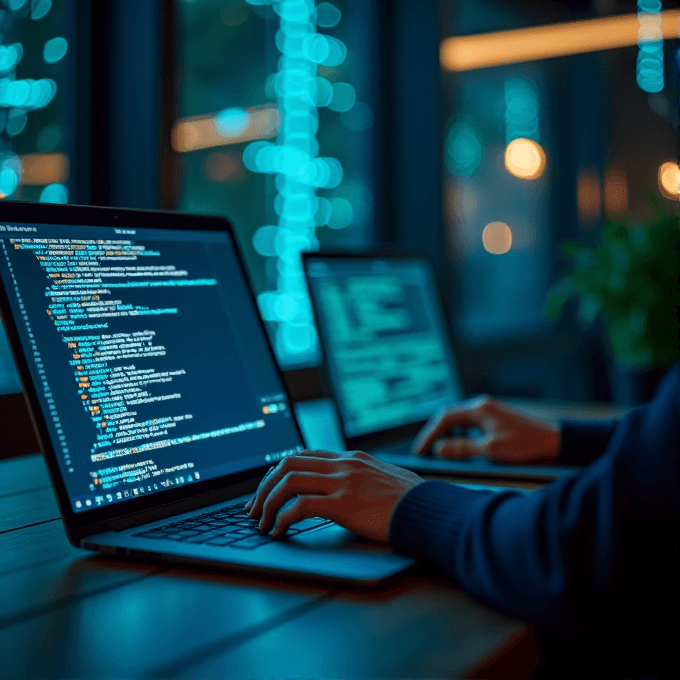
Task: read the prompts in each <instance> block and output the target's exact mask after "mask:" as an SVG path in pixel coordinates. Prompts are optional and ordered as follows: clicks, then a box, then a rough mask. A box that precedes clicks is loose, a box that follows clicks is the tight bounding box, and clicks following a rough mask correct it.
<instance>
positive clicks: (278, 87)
mask: <svg viewBox="0 0 680 680" xmlns="http://www.w3.org/2000/svg"><path fill="white" fill-rule="evenodd" d="M248 1H249V2H250V3H251V4H263V0H248ZM269 4H272V5H273V9H274V12H276V14H277V15H278V16H279V18H280V28H279V30H278V31H277V33H276V46H277V48H278V50H279V51H280V52H281V57H280V59H279V63H278V70H277V73H276V75H275V77H274V79H273V87H274V91H275V93H276V98H277V108H278V111H279V114H280V126H279V130H278V135H277V139H276V143H271V142H265V141H257V142H253V143H251V144H249V145H248V146H247V147H246V149H245V151H244V154H243V161H244V164H245V166H246V167H247V168H248V169H249V170H251V171H254V172H260V173H267V174H272V175H274V176H275V181H276V189H277V195H276V198H275V203H274V207H275V210H276V212H277V214H278V224H277V225H276V226H272V225H267V226H263V227H260V228H259V229H258V230H257V231H256V232H255V235H254V237H253V245H254V247H255V249H256V250H257V251H258V252H259V253H260V254H261V255H263V256H264V257H273V258H276V260H277V262H276V269H277V272H278V278H277V288H276V290H274V291H266V292H264V293H261V294H260V295H259V296H258V304H259V307H260V312H261V314H262V317H263V318H264V319H265V320H266V321H272V322H276V323H277V328H276V349H277V352H278V355H279V358H280V359H281V360H283V361H284V362H285V361H290V360H296V359H297V360H300V359H304V358H305V357H306V356H310V355H311V353H312V352H313V351H314V350H315V347H316V332H315V329H314V324H313V318H312V311H311V304H310V302H309V295H308V292H307V287H306V285H305V281H304V274H303V271H302V265H301V260H300V252H301V251H306V250H314V249H317V248H318V240H317V238H316V235H315V231H316V228H317V227H318V226H321V225H323V224H328V222H329V221H330V220H331V219H332V209H329V208H330V206H331V203H330V202H329V201H328V200H327V199H325V198H320V197H318V196H317V195H316V194H317V190H319V189H334V188H336V187H337V186H338V185H339V184H340V183H341V182H342V179H343V174H344V173H343V168H342V165H341V164H340V162H339V161H338V160H337V159H335V158H324V157H320V156H319V144H318V141H317V138H316V133H317V130H318V123H319V117H318V108H319V107H322V106H327V107H329V108H332V109H334V110H347V108H349V107H351V105H353V103H354V98H355V97H354V95H353V88H351V86H349V85H348V86H347V87H343V88H340V89H339V90H338V88H337V87H332V86H331V85H330V83H329V82H328V81H327V80H326V79H325V78H322V77H320V76H319V75H318V69H319V65H323V66H330V67H335V66H339V65H340V64H342V63H343V61H344V60H345V58H346V56H347V47H346V46H345V45H344V43H343V42H342V41H340V40H338V39H337V38H334V37H331V36H328V35H322V34H319V33H317V29H316V25H315V22H316V23H318V24H319V25H320V26H326V25H331V24H332V25H336V24H337V22H338V21H339V18H340V12H339V10H335V11H333V8H331V7H330V6H329V5H328V3H322V5H319V6H318V7H316V6H315V3H314V2H313V0H280V1H279V2H276V3H274V2H271V3H269ZM322 6H323V8H322ZM320 8H322V10H323V11H322V15H323V20H321V19H320V18H319V11H318V10H319V9H320ZM336 90H337V91H338V92H340V93H341V94H342V96H343V101H340V102H339V101H338V97H337V94H336ZM334 99H335V100H336V104H335V106H333V101H334Z"/></svg>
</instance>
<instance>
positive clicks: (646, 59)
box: [635, 0, 664, 93]
mask: <svg viewBox="0 0 680 680" xmlns="http://www.w3.org/2000/svg"><path fill="white" fill-rule="evenodd" d="M637 7H638V22H639V24H640V29H639V31H638V46H639V48H640V49H639V51H638V56H637V65H636V69H635V80H636V82H637V84H638V85H639V86H640V88H641V89H642V90H644V91H645V92H651V93H655V92H661V90H663V86H664V76H663V61H664V60H663V33H662V31H661V0H638V3H637Z"/></svg>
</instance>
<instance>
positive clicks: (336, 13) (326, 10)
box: [312, 2, 342, 28]
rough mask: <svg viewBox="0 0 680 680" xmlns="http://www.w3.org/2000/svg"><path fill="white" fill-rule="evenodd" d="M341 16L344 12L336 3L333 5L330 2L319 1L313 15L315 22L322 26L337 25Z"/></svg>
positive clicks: (330, 26) (331, 26)
mask: <svg viewBox="0 0 680 680" xmlns="http://www.w3.org/2000/svg"><path fill="white" fill-rule="evenodd" d="M341 18H342V12H341V11H340V10H339V9H338V8H337V7H335V5H331V4H330V2H321V3H319V4H318V5H317V6H316V9H315V10H314V13H313V15H312V19H313V21H314V23H315V24H316V25H317V26H321V27H322V28H333V26H337V25H338V23H339V22H340V19H341Z"/></svg>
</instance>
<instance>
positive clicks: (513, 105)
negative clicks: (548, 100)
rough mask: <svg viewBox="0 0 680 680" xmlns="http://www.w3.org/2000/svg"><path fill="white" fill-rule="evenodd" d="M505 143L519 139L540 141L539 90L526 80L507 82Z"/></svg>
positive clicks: (515, 79)
mask: <svg viewBox="0 0 680 680" xmlns="http://www.w3.org/2000/svg"><path fill="white" fill-rule="evenodd" d="M504 94H505V143H506V144H510V142H512V140H514V139H517V138H523V139H532V140H533V141H535V142H538V141H540V138H539V131H538V88H537V87H536V85H535V84H534V83H533V82H531V81H530V80H526V79H525V78H508V79H507V80H506V81H505V87H504Z"/></svg>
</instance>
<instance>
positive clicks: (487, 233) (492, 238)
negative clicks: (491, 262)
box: [482, 222, 512, 255]
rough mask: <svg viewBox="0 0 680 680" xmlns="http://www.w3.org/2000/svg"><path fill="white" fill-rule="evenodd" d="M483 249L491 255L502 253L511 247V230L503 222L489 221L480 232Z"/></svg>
mask: <svg viewBox="0 0 680 680" xmlns="http://www.w3.org/2000/svg"><path fill="white" fill-rule="evenodd" d="M482 242H483V243H484V250H486V251H487V252H489V253H491V254H493V255H503V254H505V253H507V252H508V251H509V250H510V248H511V247H512V231H511V229H510V227H509V226H508V225H507V224H505V222H490V223H489V224H487V225H486V227H484V231H483V232H482Z"/></svg>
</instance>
